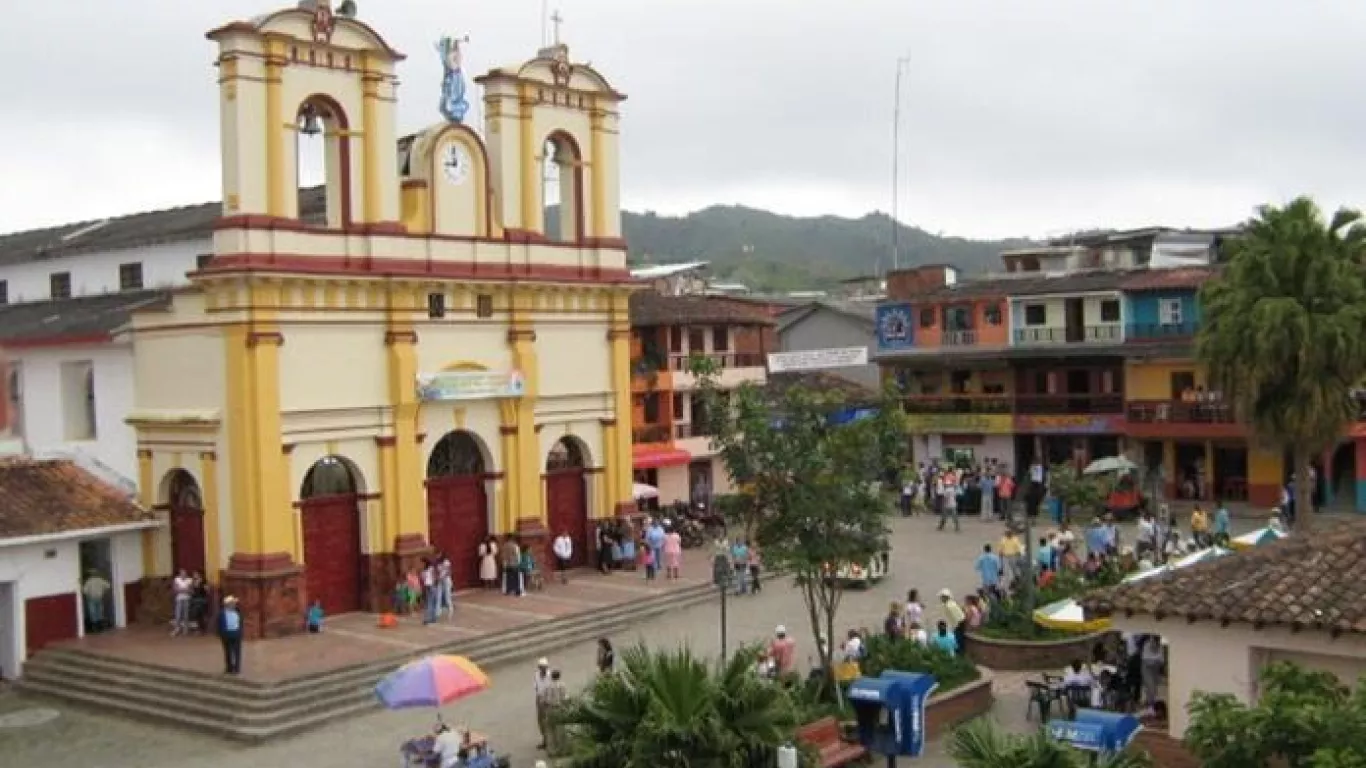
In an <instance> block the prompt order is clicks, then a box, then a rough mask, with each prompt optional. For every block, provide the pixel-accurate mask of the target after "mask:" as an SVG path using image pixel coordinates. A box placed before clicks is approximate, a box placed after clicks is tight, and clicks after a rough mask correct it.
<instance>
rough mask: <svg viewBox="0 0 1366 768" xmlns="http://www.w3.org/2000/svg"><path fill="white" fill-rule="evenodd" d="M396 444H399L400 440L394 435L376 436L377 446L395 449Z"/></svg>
mask: <svg viewBox="0 0 1366 768" xmlns="http://www.w3.org/2000/svg"><path fill="white" fill-rule="evenodd" d="M396 443H398V438H396V437H394V436H393V435H376V436H375V445H378V446H379V447H381V448H391V447H393V446H394V445H395V444H396Z"/></svg>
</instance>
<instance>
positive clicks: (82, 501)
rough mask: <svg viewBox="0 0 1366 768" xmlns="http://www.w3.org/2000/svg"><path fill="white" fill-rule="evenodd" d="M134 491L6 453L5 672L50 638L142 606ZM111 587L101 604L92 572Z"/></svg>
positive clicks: (1, 593)
mask: <svg viewBox="0 0 1366 768" xmlns="http://www.w3.org/2000/svg"><path fill="white" fill-rule="evenodd" d="M157 525H158V523H157V522H156V521H155V520H154V519H153V518H152V516H151V515H150V513H147V512H145V511H144V510H142V509H141V508H140V507H138V506H137V504H136V503H134V502H133V500H132V498H131V496H130V495H129V494H127V493H125V492H124V491H121V490H119V489H117V488H115V487H113V486H111V485H109V484H107V483H105V482H103V481H101V480H100V479H99V478H97V477H95V476H94V475H91V474H90V473H88V472H85V471H83V470H81V469H80V468H79V467H77V466H76V465H75V464H74V463H73V462H70V461H64V460H33V459H27V458H7V459H0V677H3V678H7V679H14V678H17V677H19V675H20V674H21V672H22V670H23V664H24V661H25V659H27V658H28V657H30V656H32V655H33V654H34V653H36V652H37V651H38V650H40V649H41V648H43V647H44V646H47V645H51V644H53V643H57V642H61V641H64V640H70V639H73V638H77V637H82V636H84V635H85V634H86V633H87V632H89V631H99V630H102V629H112V628H115V627H122V626H125V625H126V624H127V623H128V622H129V621H130V620H131V619H132V618H134V616H135V613H136V611H137V609H138V605H139V603H140V601H141V586H142V576H143V570H142V551H143V549H142V537H143V532H144V531H146V530H148V529H151V528H155V527H156V526H157ZM92 574H93V575H95V576H96V577H97V578H99V579H101V580H103V581H104V582H106V583H107V584H108V586H109V589H108V591H107V592H106V593H105V595H104V598H103V599H102V600H100V601H99V603H98V605H96V604H95V603H94V601H91V600H88V599H87V598H86V596H85V595H83V593H82V584H83V582H84V580H85V579H87V578H88V577H90V576H91V575H92Z"/></svg>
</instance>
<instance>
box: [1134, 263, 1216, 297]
mask: <svg viewBox="0 0 1366 768" xmlns="http://www.w3.org/2000/svg"><path fill="white" fill-rule="evenodd" d="M1218 271H1219V270H1218V269H1216V268H1215V267H1177V268H1175V269H1145V270H1143V271H1142V272H1138V273H1135V274H1134V275H1133V277H1130V278H1129V279H1128V280H1125V281H1124V282H1123V284H1121V285H1120V289H1121V290H1125V291H1161V290H1166V289H1171V288H1199V287H1200V286H1202V285H1204V284H1205V281H1206V280H1209V279H1210V278H1211V277H1214V275H1216V274H1217V273H1218Z"/></svg>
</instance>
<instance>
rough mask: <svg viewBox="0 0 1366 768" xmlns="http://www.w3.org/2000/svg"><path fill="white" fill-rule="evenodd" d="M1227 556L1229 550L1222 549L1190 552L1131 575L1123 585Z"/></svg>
mask: <svg viewBox="0 0 1366 768" xmlns="http://www.w3.org/2000/svg"><path fill="white" fill-rule="evenodd" d="M1227 554H1229V550H1227V549H1224V548H1223V547H1209V548H1207V549H1202V550H1199V551H1196V552H1192V553H1190V554H1189V555H1186V556H1184V557H1181V558H1178V559H1176V560H1173V561H1171V562H1170V563H1167V564H1166V565H1159V566H1157V567H1156V568H1149V569H1148V570H1146V571H1139V572H1138V573H1131V574H1129V575H1128V576H1125V577H1124V583H1125V584H1128V583H1129V582H1133V581H1142V580H1143V579H1146V578H1148V577H1150V576H1156V575H1158V574H1159V573H1169V572H1171V571H1174V570H1176V569H1177V568H1185V567H1186V566H1188V565H1195V564H1196V563H1203V562H1204V561H1206V560H1212V559H1214V558H1216V557H1223V556H1224V555H1227Z"/></svg>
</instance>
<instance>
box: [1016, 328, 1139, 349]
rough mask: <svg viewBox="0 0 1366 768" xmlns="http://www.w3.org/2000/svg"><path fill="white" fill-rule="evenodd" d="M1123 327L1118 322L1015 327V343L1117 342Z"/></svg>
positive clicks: (1121, 334)
mask: <svg viewBox="0 0 1366 768" xmlns="http://www.w3.org/2000/svg"><path fill="white" fill-rule="evenodd" d="M1123 330H1124V327H1123V326H1121V325H1120V324H1119V323H1102V324H1100V325H1074V326H1071V327H1068V328H1016V329H1015V343H1016V344H1095V343H1106V342H1118V341H1119V340H1120V339H1121V338H1123Z"/></svg>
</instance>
